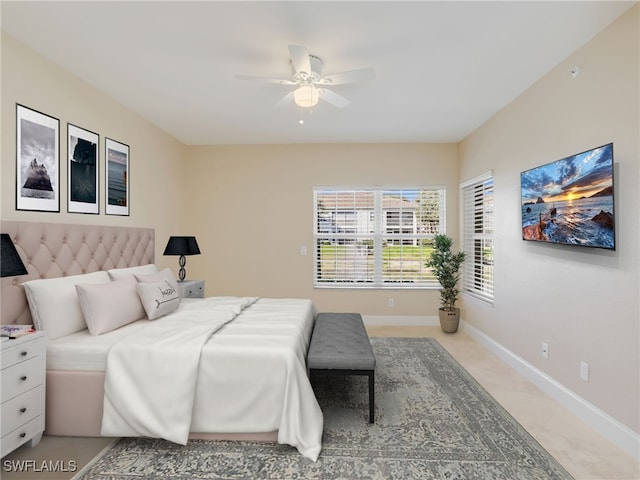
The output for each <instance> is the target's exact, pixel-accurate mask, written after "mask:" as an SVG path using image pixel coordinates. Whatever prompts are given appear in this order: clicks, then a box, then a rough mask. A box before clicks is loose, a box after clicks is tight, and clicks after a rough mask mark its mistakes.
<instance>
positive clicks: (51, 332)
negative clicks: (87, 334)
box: [23, 271, 110, 340]
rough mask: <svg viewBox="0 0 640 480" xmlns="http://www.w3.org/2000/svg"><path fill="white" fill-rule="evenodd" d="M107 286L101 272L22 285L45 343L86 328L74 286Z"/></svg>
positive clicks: (34, 321) (104, 275)
mask: <svg viewBox="0 0 640 480" xmlns="http://www.w3.org/2000/svg"><path fill="white" fill-rule="evenodd" d="M108 282H110V279H109V274H108V273H107V272H104V271H99V272H93V273H85V274H83V275H71V276H68V277H59V278H47V279H38V280H30V281H28V282H24V283H23V285H24V289H25V292H26V294H27V300H28V302H29V309H30V310H31V316H32V317H33V323H34V325H35V327H36V329H37V330H45V331H46V332H47V338H48V339H49V340H53V339H54V338H58V337H63V336H65V335H71V334H72V333H76V332H79V331H80V330H84V329H85V328H87V324H86V322H85V321H84V316H83V314H82V309H81V308H80V301H79V300H78V294H77V293H76V284H78V283H81V284H87V283H108Z"/></svg>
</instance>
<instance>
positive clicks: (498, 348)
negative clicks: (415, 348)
mask: <svg viewBox="0 0 640 480" xmlns="http://www.w3.org/2000/svg"><path fill="white" fill-rule="evenodd" d="M460 328H461V330H464V332H465V333H467V334H469V336H471V337H473V338H474V339H475V340H476V341H477V342H478V343H480V344H481V345H483V346H485V347H486V348H487V349H488V350H489V351H491V353H493V354H494V355H496V356H497V357H498V358H500V359H501V360H502V361H503V362H505V363H506V364H507V365H509V366H511V367H512V368H513V369H515V370H516V371H517V372H518V373H520V374H521V375H522V376H524V377H525V378H527V379H528V380H529V381H530V382H532V383H533V384H534V385H536V386H537V387H538V388H540V389H541V390H542V391H544V392H545V393H547V394H548V395H549V396H551V397H552V398H554V399H555V400H557V401H558V402H560V403H561V404H562V405H564V406H565V407H566V408H568V409H569V410H570V411H571V412H573V413H574V414H575V415H576V416H578V417H579V418H580V419H582V420H583V421H584V422H586V423H587V424H588V425H590V426H591V427H592V428H594V429H595V430H596V431H598V432H599V433H600V434H602V435H603V436H604V437H606V438H608V439H609V440H610V441H611V442H613V443H614V444H615V445H617V446H618V447H620V448H622V449H623V450H624V451H625V452H627V453H629V454H630V455H631V456H632V457H634V458H635V459H636V460H640V434H638V433H636V432H634V431H633V430H631V429H630V428H629V427H627V426H625V425H623V424H622V423H620V422H619V421H617V420H616V419H615V418H613V417H611V416H610V415H608V414H607V413H605V412H603V411H602V410H600V409H599V408H598V407H596V406H595V405H592V404H590V403H589V402H587V401H586V400H585V399H583V398H582V397H580V396H578V395H576V394H575V393H574V392H572V391H571V390H569V389H568V388H566V387H564V386H563V385H562V384H560V383H558V382H557V381H556V380H554V379H553V378H551V377H550V376H548V375H547V374H545V373H544V372H542V371H540V370H538V369H537V368H536V367H534V366H533V365H531V364H530V363H529V362H527V361H525V360H524V359H522V358H521V357H519V356H517V355H516V354H514V353H513V352H511V351H510V350H508V349H506V348H505V347H504V346H502V345H501V344H499V343H498V342H496V341H495V340H493V339H492V338H491V337H489V336H488V335H486V334H485V333H483V332H481V331H480V330H478V329H477V328H475V327H473V326H471V325H469V324H468V323H465V322H461V326H460Z"/></svg>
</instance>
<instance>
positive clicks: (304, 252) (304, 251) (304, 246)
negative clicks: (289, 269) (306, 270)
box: [300, 245, 307, 257]
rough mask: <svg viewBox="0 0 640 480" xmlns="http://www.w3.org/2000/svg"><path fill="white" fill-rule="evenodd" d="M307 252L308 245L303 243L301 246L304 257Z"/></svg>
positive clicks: (301, 253)
mask: <svg viewBox="0 0 640 480" xmlns="http://www.w3.org/2000/svg"><path fill="white" fill-rule="evenodd" d="M306 254H307V246H306V245H302V246H301V247H300V255H302V256H303V257H304V256H305V255H306Z"/></svg>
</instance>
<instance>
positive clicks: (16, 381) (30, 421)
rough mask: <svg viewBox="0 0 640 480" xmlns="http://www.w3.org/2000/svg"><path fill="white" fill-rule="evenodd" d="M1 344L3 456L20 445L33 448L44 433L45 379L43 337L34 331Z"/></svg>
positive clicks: (0, 454) (40, 333)
mask: <svg viewBox="0 0 640 480" xmlns="http://www.w3.org/2000/svg"><path fill="white" fill-rule="evenodd" d="M0 345H1V347H0V348H1V352H2V353H1V354H2V364H1V366H2V371H1V373H0V377H1V380H0V381H1V382H2V406H1V412H2V413H1V416H2V451H1V452H0V457H4V456H5V455H7V454H8V453H9V452H12V451H13V450H15V449H16V448H18V447H19V446H20V445H22V444H23V443H27V442H29V446H31V447H35V446H36V445H37V444H38V443H39V442H40V439H41V438H42V433H43V432H44V402H45V378H46V354H45V334H44V332H35V333H30V334H28V335H23V336H21V337H19V338H16V339H13V340H4V341H2V343H0Z"/></svg>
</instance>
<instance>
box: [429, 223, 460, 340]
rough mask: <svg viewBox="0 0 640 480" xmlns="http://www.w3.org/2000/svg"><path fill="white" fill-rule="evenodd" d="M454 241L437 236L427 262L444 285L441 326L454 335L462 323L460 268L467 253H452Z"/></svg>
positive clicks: (441, 297) (440, 314)
mask: <svg viewBox="0 0 640 480" xmlns="http://www.w3.org/2000/svg"><path fill="white" fill-rule="evenodd" d="M452 247H453V240H452V239H451V238H449V237H447V236H446V235H436V236H435V238H434V248H433V252H432V253H431V258H430V259H429V261H428V262H427V267H430V268H432V269H433V274H434V275H435V277H436V278H437V279H438V281H439V282H440V285H442V289H441V290H440V305H441V307H440V309H439V310H438V316H439V317H440V326H441V327H442V330H443V331H444V332H447V333H454V332H456V331H457V330H458V324H459V322H460V309H459V308H457V307H456V301H457V300H458V293H460V291H459V290H458V288H457V284H458V280H459V279H460V267H461V266H462V264H463V263H464V258H465V253H464V252H458V253H454V252H452V251H451V248H452Z"/></svg>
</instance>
